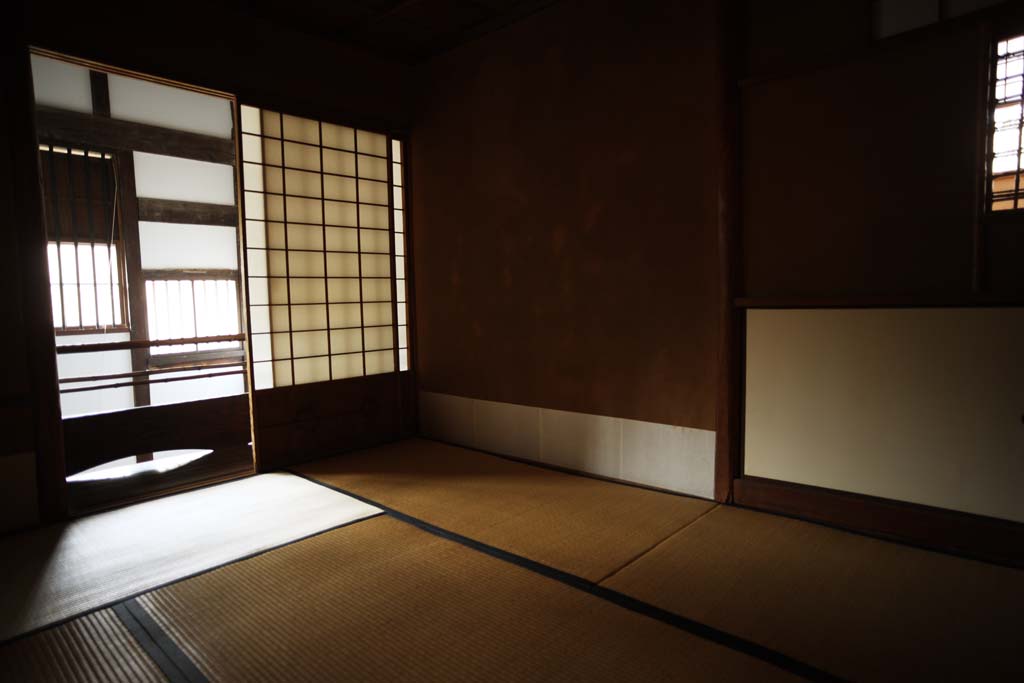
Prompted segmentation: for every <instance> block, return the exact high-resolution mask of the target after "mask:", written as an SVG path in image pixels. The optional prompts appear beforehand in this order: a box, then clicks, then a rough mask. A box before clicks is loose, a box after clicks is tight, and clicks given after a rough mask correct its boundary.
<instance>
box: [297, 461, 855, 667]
mask: <svg viewBox="0 0 1024 683" xmlns="http://www.w3.org/2000/svg"><path fill="white" fill-rule="evenodd" d="M292 474H295V475H296V476H300V477H303V478H306V479H308V480H309V481H311V482H313V483H315V484H319V485H320V486H324V487H326V488H329V489H331V490H333V491H337V492H338V493H342V494H344V495H346V496H351V497H352V498H355V499H356V500H360V501H362V502H364V503H367V504H368V505H373V506H374V507H378V508H380V509H381V510H383V511H384V512H385V513H386V514H387V515H389V516H391V517H394V518H395V519H397V520H399V521H402V522H405V523H406V524H410V525H412V526H414V527H416V528H418V529H420V530H422V531H425V532H427V533H430V534H433V535H435V536H438V537H440V538H444V539H446V540H449V541H452V542H455V543H458V544H460V545H463V546H466V547H468V548H471V549H473V550H476V551H478V552H481V553H484V554H486V555H489V556H491V557H494V558H496V559H499V560H503V561H505V562H509V563H511V564H514V565H517V566H519V567H522V568H523V569H526V570H528V571H531V572H534V573H537V574H540V575H542V576H545V577H547V578H549V579H552V580H554V581H558V582H560V583H563V584H565V585H567V586H570V587H572V588H576V589H577V590H580V591H583V592H585V593H588V594H590V595H593V596H594V597H597V598H601V599H602V600H606V601H608V602H611V603H613V604H615V605H617V606H619V607H622V608H624V609H627V610H630V611H632V612H635V613H637V614H641V615H644V616H646V617H649V618H651V619H655V620H657V621H660V622H662V623H664V624H668V625H669V626H673V627H675V628H678V629H680V630H682V631H685V632H687V633H690V634H691V635H695V636H698V637H700V638H704V639H705V640H708V641H711V642H714V643H716V644H718V645H721V646H723V647H726V648H729V649H731V650H734V651H736V652H740V653H742V654H745V655H748V656H750V657H753V658H755V659H759V660H761V661H763V662H766V663H768V664H771V665H773V666H776V667H778V668H780V669H782V670H784V671H788V672H790V673H792V674H795V675H797V676H800V677H802V678H805V679H807V680H809V681H829V682H838V681H843V680H845V679H842V678H840V677H838V676H835V675H833V674H831V673H829V672H827V671H823V670H821V669H818V668H816V667H814V666H812V665H810V664H807V663H805V662H802V661H799V660H797V659H794V658H792V657H789V656H788V655H785V654H783V653H781V652H777V651H775V650H772V649H770V648H767V647H764V646H762V645H759V644H758V643H755V642H752V641H749V640H746V639H744V638H740V637H739V636H736V635H733V634H731V633H727V632H725V631H721V630H719V629H716V628H714V627H711V626H708V625H707V624H704V623H701V622H698V621H694V620H692V619H688V618H686V617H684V616H681V615H679V614H675V613H673V612H669V611H667V610H664V609H662V608H660V607H657V606H655V605H652V604H650V603H646V602H643V601H641V600H637V599H636V598H633V597H630V596H628V595H625V594H623V593H619V592H618V591H614V590H611V589H609V588H605V587H604V586H600V585H598V584H597V583H594V582H593V581H590V580H588V579H584V578H581V577H579V576H576V575H574V574H569V573H568V572H564V571H562V570H560V569H556V568H554V567H550V566H548V565H545V564H542V563H540V562H536V561H535V560H531V559H529V558H526V557H522V556H520V555H516V554H514V553H510V552H508V551H507V550H502V549H501V548H496V547H494V546H491V545H487V544H486V543H481V542H479V541H476V540H474V539H472V538H468V537H466V536H463V535H461V534H457V533H455V532H453V531H449V530H447V529H443V528H441V527H438V526H436V525H434V524H431V523H429V522H426V521H423V520H421V519H418V518H416V517H412V516H410V515H407V514H405V513H403V512H401V511H399V510H395V509H394V508H391V507H388V506H387V505H383V504H381V503H379V502H377V501H374V500H371V499H369V498H366V497H364V496H360V495H359V494H357V493H353V492H352V491H348V490H345V489H342V488H340V487H337V486H333V485H331V484H326V483H324V482H322V481H318V480H316V479H313V478H312V477H308V476H306V475H304V474H302V473H299V472H292Z"/></svg>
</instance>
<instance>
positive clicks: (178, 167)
mask: <svg viewBox="0 0 1024 683" xmlns="http://www.w3.org/2000/svg"><path fill="white" fill-rule="evenodd" d="M133 156H134V158H135V190H136V193H137V194H138V196H139V197H146V198H148V199H176V200H180V201H186V202H205V203H207V204H226V205H232V206H233V205H234V203H235V169H234V167H233V166H230V165H228V164H214V163H211V162H209V161H195V160H194V159H182V158H180V157H169V156H163V155H161V154H149V153H147V152H134V153H133Z"/></svg>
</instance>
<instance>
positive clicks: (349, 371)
mask: <svg viewBox="0 0 1024 683" xmlns="http://www.w3.org/2000/svg"><path fill="white" fill-rule="evenodd" d="M331 375H332V376H333V378H334V379H345V378H347V377H362V376H363V354H361V353H349V354H345V355H343V356H331Z"/></svg>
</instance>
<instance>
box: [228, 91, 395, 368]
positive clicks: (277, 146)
mask: <svg viewBox="0 0 1024 683" xmlns="http://www.w3.org/2000/svg"><path fill="white" fill-rule="evenodd" d="M241 128H242V134H243V135H242V157H243V158H242V172H243V183H242V184H243V188H244V190H245V201H246V212H245V213H246V226H245V227H246V239H247V247H248V251H247V258H248V263H249V266H248V276H249V277H248V281H249V288H250V295H249V304H250V321H251V325H252V334H253V339H252V344H253V357H254V363H255V365H254V372H258V373H259V377H258V379H257V380H256V382H255V384H256V386H257V388H267V387H268V386H285V385H289V384H304V383H309V382H319V381H325V380H330V379H346V378H349V377H360V376H363V375H364V374H379V373H385V372H393V371H394V370H395V366H396V364H399V365H402V367H405V364H404V363H403V361H402V358H403V357H404V356H405V355H407V354H404V353H401V352H400V351H404V350H405V348H406V347H405V346H402V348H401V349H398V348H396V347H397V345H399V344H401V345H405V343H406V340H407V338H408V334H407V331H406V332H400V331H399V329H398V327H396V326H395V324H394V317H395V316H394V311H395V308H394V307H395V306H396V305H398V304H396V303H395V302H394V300H395V298H396V295H397V296H400V297H401V299H399V300H400V301H403V302H404V300H405V291H406V290H405V286H404V283H403V284H402V286H401V287H397V288H396V285H395V280H394V278H395V277H397V278H402V279H404V260H395V253H396V251H397V253H398V254H399V256H400V257H404V256H405V253H406V248H407V245H406V241H405V239H404V235H403V236H402V238H401V239H398V238H397V237H398V235H399V234H401V233H403V232H404V222H402V221H401V219H400V218H399V216H400V214H401V211H400V210H398V211H396V210H395V209H397V208H399V207H401V206H402V205H403V198H402V197H401V192H400V188H401V186H402V178H401V161H402V154H401V146H400V145H399V144H398V143H397V142H395V141H391V140H389V139H388V138H387V136H385V135H381V134H379V133H372V132H369V131H362V130H356V129H354V128H350V127H346V126H340V125H335V124H331V123H323V122H319V121H315V120H312V119H307V118H301V117H296V116H292V115H289V114H283V115H282V114H279V113H277V112H270V111H262V110H260V109H257V108H254V107H248V106H243V107H242V112H241ZM396 188H397V191H396ZM396 219H397V220H396ZM396 231H397V232H396ZM399 268H401V269H402V270H399ZM402 305H403V306H404V303H403V304H402Z"/></svg>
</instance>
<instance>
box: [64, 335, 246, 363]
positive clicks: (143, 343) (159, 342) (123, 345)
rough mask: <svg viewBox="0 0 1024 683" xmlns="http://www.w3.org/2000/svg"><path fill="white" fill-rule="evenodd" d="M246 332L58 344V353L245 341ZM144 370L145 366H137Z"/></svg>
mask: <svg viewBox="0 0 1024 683" xmlns="http://www.w3.org/2000/svg"><path fill="white" fill-rule="evenodd" d="M244 340H245V335H244V334H219V335H215V336H212V337H186V338H183V339H152V340H150V339H132V340H130V341H125V342H100V343H97V344H68V345H66V346H58V347H57V353H58V354H60V355H64V354H66V353H96V352H97V351H124V350H125V349H148V348H150V347H151V346H177V345H178V344H206V343H210V342H225V341H244ZM136 369H137V370H144V369H145V368H136Z"/></svg>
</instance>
